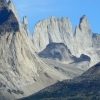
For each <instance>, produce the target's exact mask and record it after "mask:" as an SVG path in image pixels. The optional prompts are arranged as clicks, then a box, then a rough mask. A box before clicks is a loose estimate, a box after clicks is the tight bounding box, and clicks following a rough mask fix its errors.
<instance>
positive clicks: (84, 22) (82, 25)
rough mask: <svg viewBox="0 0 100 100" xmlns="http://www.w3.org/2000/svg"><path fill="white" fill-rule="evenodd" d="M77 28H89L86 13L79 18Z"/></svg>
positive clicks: (83, 29)
mask: <svg viewBox="0 0 100 100" xmlns="http://www.w3.org/2000/svg"><path fill="white" fill-rule="evenodd" d="M79 28H80V30H82V31H87V30H90V25H89V22H88V19H87V17H86V15H83V16H82V17H81V18H80V23H79Z"/></svg>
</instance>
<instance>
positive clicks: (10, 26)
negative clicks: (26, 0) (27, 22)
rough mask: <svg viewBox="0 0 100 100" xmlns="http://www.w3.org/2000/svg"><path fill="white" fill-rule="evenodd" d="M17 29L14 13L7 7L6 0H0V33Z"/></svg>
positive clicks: (17, 24)
mask: <svg viewBox="0 0 100 100" xmlns="http://www.w3.org/2000/svg"><path fill="white" fill-rule="evenodd" d="M11 31H13V32H17V31H19V23H18V21H17V19H16V17H15V15H14V13H13V12H12V11H11V10H10V9H9V8H8V6H7V3H6V0H1V1H0V35H3V34H4V33H6V32H11Z"/></svg>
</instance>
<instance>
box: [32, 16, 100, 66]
mask: <svg viewBox="0 0 100 100" xmlns="http://www.w3.org/2000/svg"><path fill="white" fill-rule="evenodd" d="M99 37H100V35H99V34H93V33H92V31H91V28H90V25H89V21H88V19H87V17H86V16H85V15H83V16H82V17H81V18H80V23H79V26H76V29H75V33H74V30H73V27H72V25H71V22H70V20H69V18H61V19H58V18H55V17H51V18H49V19H47V20H43V21H40V22H38V23H37V24H36V26H35V29H34V34H33V44H34V46H35V47H36V52H40V51H42V50H43V49H45V47H46V45H48V44H49V43H52V42H56V43H60V42H62V43H64V44H65V45H66V46H67V47H68V49H69V50H70V52H71V54H72V55H74V56H76V57H80V55H81V54H85V55H88V56H90V58H91V65H93V64H95V63H97V62H99V60H100V56H99V55H98V54H99V53H98V52H99V48H100V46H99ZM97 48H98V49H97ZM91 65H90V66H91Z"/></svg>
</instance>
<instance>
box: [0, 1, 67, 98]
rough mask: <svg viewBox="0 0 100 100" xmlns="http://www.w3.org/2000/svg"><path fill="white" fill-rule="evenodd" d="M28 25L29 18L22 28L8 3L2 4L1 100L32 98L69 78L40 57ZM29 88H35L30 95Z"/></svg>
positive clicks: (0, 34)
mask: <svg viewBox="0 0 100 100" xmlns="http://www.w3.org/2000/svg"><path fill="white" fill-rule="evenodd" d="M10 1H11V0H10ZM27 25H28V23H27V19H26V17H25V18H24V20H23V23H22V24H21V23H19V21H18V20H17V17H16V15H15V14H14V12H13V10H10V9H9V6H8V4H7V2H6V0H0V82H1V83H0V93H1V94H2V95H0V99H1V100H2V99H3V98H5V100H6V99H7V100H9V99H10V100H13V99H14V98H16V99H18V98H20V97H23V96H27V95H30V94H31V93H33V92H36V91H38V90H40V89H42V88H44V87H45V86H48V85H50V84H53V83H55V82H56V81H57V80H63V79H66V78H67V77H65V76H64V75H62V74H60V73H59V72H58V71H56V70H53V69H52V68H50V67H49V66H48V65H46V64H45V63H44V62H43V61H42V60H41V59H40V58H39V57H38V55H37V54H36V53H35V51H34V46H33V43H32V41H31V38H30V36H28V35H27ZM25 29H26V30H25ZM40 84H41V85H40ZM27 86H29V87H30V86H32V87H31V88H30V89H29V91H28V90H27V89H25V88H26V87H27ZM36 86H37V87H38V88H36ZM1 90H2V91H1ZM11 97H12V98H11Z"/></svg>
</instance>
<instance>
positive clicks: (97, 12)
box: [13, 0, 100, 34]
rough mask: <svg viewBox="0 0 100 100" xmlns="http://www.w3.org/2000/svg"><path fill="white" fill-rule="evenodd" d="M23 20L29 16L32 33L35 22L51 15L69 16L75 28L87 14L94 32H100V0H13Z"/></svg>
mask: <svg viewBox="0 0 100 100" xmlns="http://www.w3.org/2000/svg"><path fill="white" fill-rule="evenodd" d="M13 2H14V5H15V8H16V9H17V11H18V14H19V17H20V20H21V22H22V19H23V16H27V18H28V23H29V30H30V33H31V34H32V33H33V31H34V26H35V24H36V23H37V22H38V21H40V20H44V19H48V18H49V17H50V16H55V17H57V18H61V17H69V19H70V21H71V23H72V25H73V28H75V27H76V25H79V20H80V18H81V17H82V16H83V15H86V16H87V18H88V20H89V23H90V27H91V29H92V31H93V32H94V33H100V0H13Z"/></svg>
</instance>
